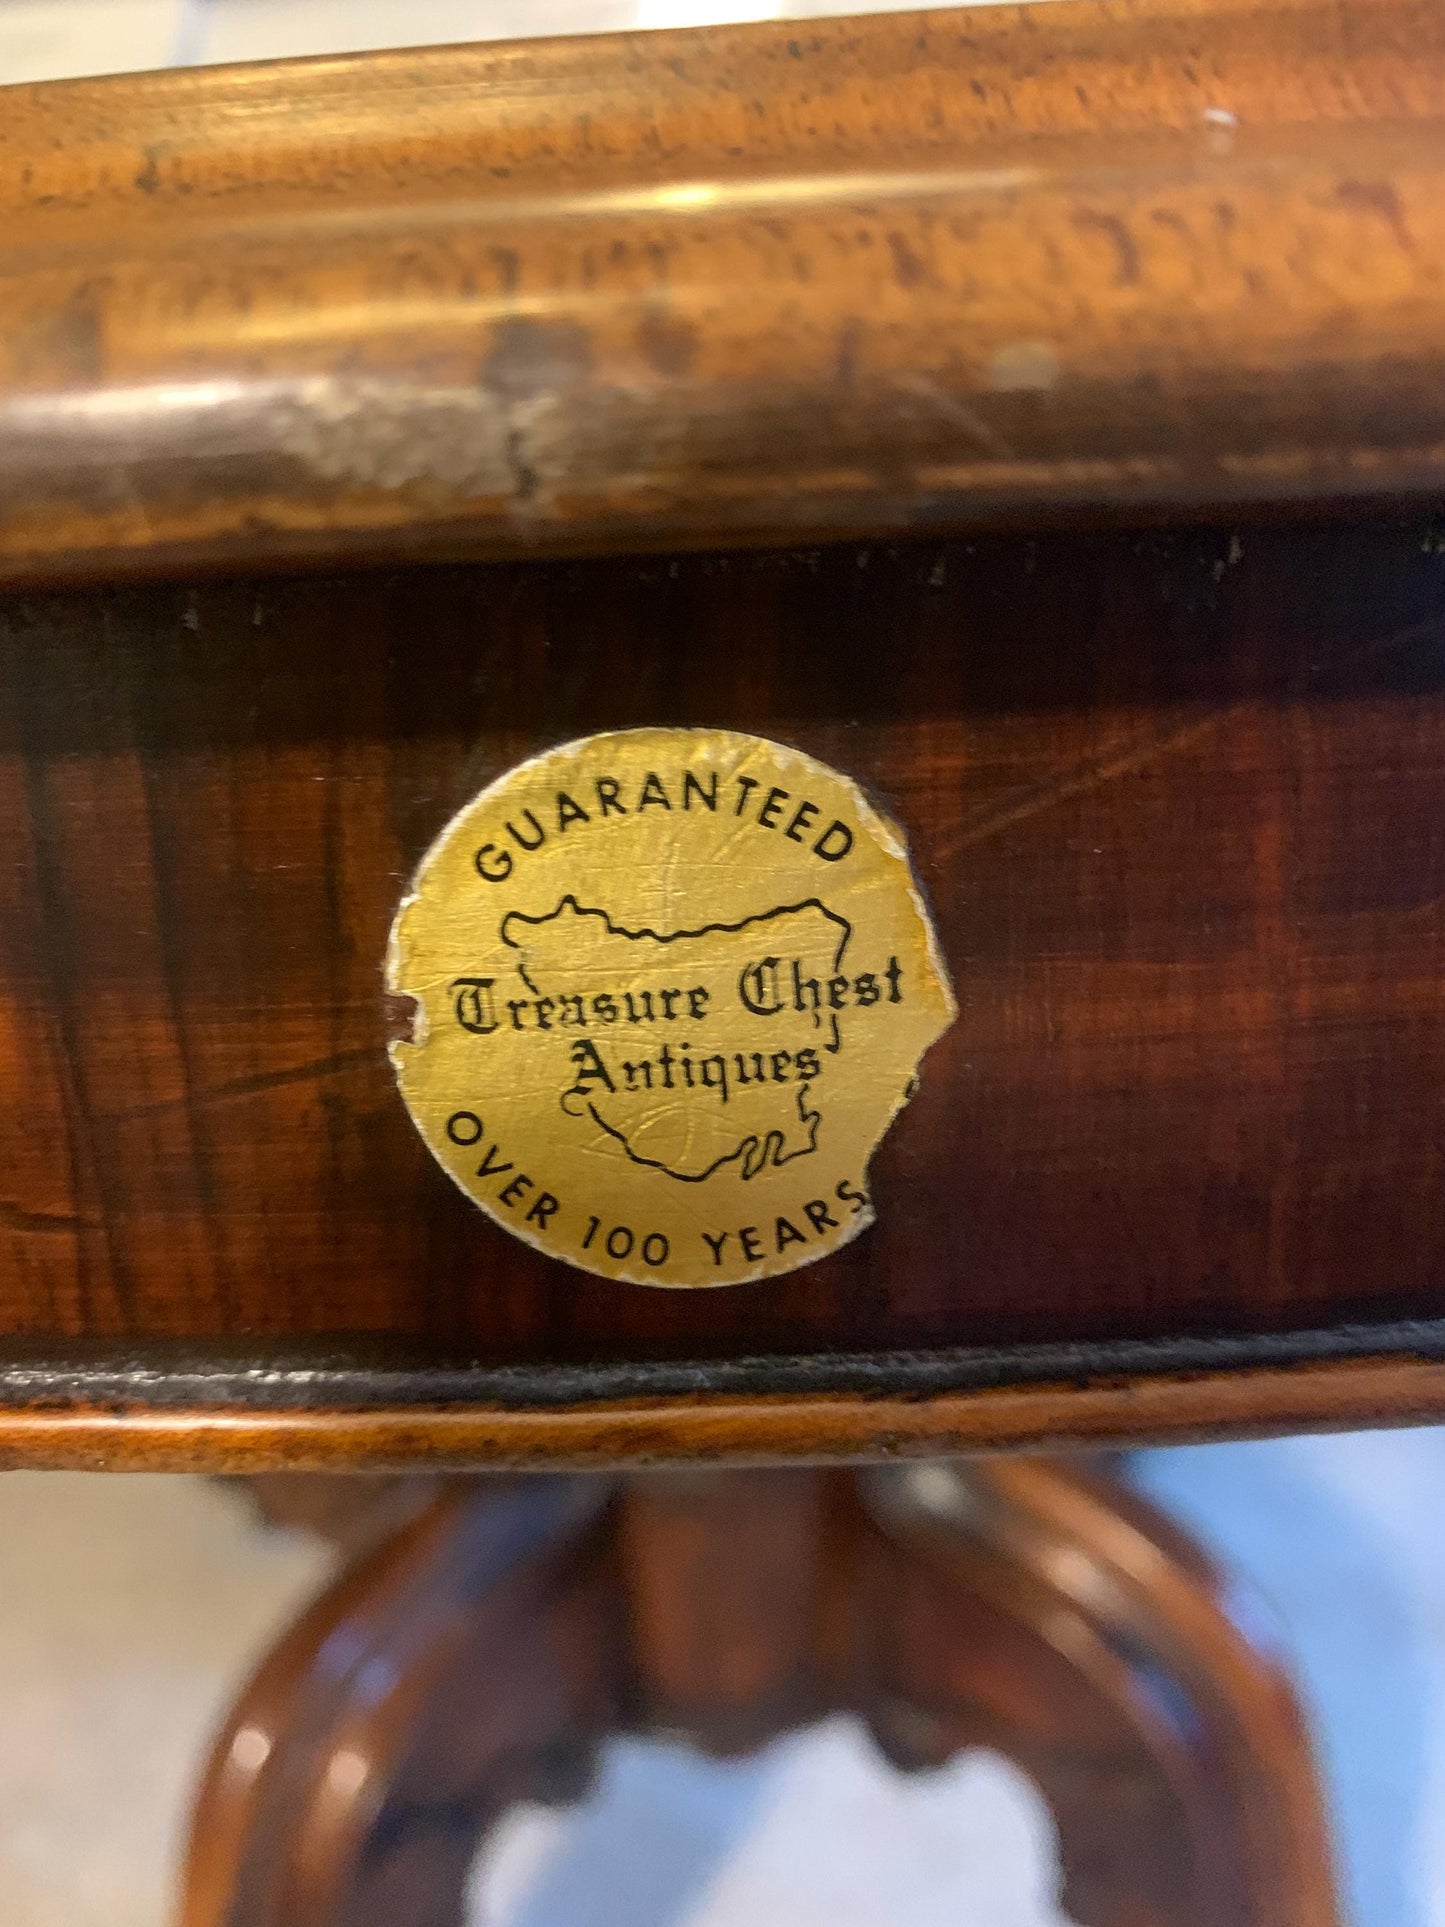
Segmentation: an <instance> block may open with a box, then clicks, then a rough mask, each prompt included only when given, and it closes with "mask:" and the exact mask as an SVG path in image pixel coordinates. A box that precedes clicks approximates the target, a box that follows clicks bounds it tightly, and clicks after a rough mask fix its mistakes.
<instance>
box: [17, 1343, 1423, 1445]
mask: <svg viewBox="0 0 1445 1927" xmlns="http://www.w3.org/2000/svg"><path fill="white" fill-rule="evenodd" d="M1442 1414H1445V1363H1438V1362H1435V1361H1433V1360H1425V1359H1410V1360H1399V1359H1379V1358H1373V1359H1372V1358H1363V1359H1358V1360H1351V1361H1344V1362H1341V1363H1339V1364H1327V1365H1304V1366H1294V1367H1289V1368H1282V1369H1275V1370H1269V1371H1236V1372H1215V1373H1199V1374H1182V1373H1181V1374H1177V1375H1151V1376H1139V1377H1129V1378H1117V1379H1100V1380H1096V1381H1080V1382H1078V1383H1074V1384H1046V1385H1023V1386H1009V1387H1002V1388H997V1389H993V1390H988V1391H978V1392H959V1393H945V1394H942V1395H937V1396H933V1397H922V1398H897V1397H878V1398H868V1397H864V1396H858V1395H847V1394H837V1395H832V1396H828V1395H820V1396H807V1395H803V1396H797V1397H788V1396H781V1397H779V1396H774V1397H761V1398H743V1397H730V1396H727V1395H720V1396H715V1397H708V1396H699V1397H693V1398H655V1399H644V1398H639V1399H634V1400H619V1401H616V1402H614V1403H608V1404H602V1405H591V1406H587V1405H583V1406H578V1407H573V1408H570V1409H567V1410H562V1411H557V1410H533V1411H503V1410H499V1409H497V1408H496V1407H488V1406H480V1407H470V1408H469V1407H466V1406H456V1405H454V1406H448V1407H444V1408H436V1407H425V1406H423V1407H416V1406H393V1407H376V1408H372V1409H368V1410H350V1411H337V1410H326V1409H315V1410H311V1409H308V1410H270V1411H267V1410H251V1411H244V1410H234V1409H230V1410H223V1409H218V1408H216V1407H214V1406H207V1405H194V1406H191V1405H188V1406H176V1407H172V1408H168V1409H159V1408H152V1409H139V1408H132V1409H129V1410H127V1409H125V1407H123V1406H118V1405H111V1406H94V1405H83V1404H79V1403H75V1404H71V1405H68V1406H60V1407H56V1408H54V1409H39V1408H37V1409H32V1410H29V1411H23V1410H15V1409H12V1410H10V1411H6V1412H4V1413H3V1414H0V1470H10V1471H13V1470H18V1469H21V1468H28V1469H32V1470H33V1469H49V1468H66V1469H70V1470H79V1471H93V1472H125V1471H135V1472H254V1471H258V1470H263V1469H272V1470H278V1471H295V1472H303V1471H315V1472H325V1471H331V1472H343V1471H371V1472H408V1471H413V1472H414V1471H449V1470H450V1471H464V1470H468V1469H478V1468H486V1469H496V1470H506V1469H509V1468H516V1469H522V1470H527V1469H532V1470H543V1469H555V1470H580V1471H605V1470H609V1469H613V1468H619V1467H634V1468H635V1467H637V1466H643V1465H687V1464H732V1465H766V1464H773V1463H777V1464H798V1463H804V1462H806V1463H812V1464H827V1463H841V1462H846V1461H852V1460H858V1459H874V1460H885V1459H900V1458H920V1457H936V1456H939V1455H941V1454H950V1453H959V1452H1002V1451H1043V1450H1049V1451H1061V1450H1069V1449H1073V1448H1078V1449H1091V1450H1098V1449H1101V1448H1103V1447H1105V1446H1110V1445H1118V1444H1121V1443H1128V1444H1130V1445H1145V1444H1181V1443H1186V1442H1191V1441H1198V1440H1207V1439H1218V1438H1242V1437H1254V1438H1259V1437H1268V1436H1271V1435H1274V1434H1279V1433H1289V1432H1319V1431H1334V1430H1339V1431H1344V1430H1350V1429H1354V1428H1368V1427H1372V1426H1378V1425H1423V1424H1431V1423H1436V1422H1438V1421H1439V1420H1440V1418H1441V1416H1442Z"/></svg>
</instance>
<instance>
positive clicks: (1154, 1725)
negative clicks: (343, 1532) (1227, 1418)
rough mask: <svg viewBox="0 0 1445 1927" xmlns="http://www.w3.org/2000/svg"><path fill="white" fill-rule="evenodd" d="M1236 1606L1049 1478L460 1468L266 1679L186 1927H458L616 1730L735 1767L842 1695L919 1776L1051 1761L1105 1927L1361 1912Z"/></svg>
mask: <svg viewBox="0 0 1445 1927" xmlns="http://www.w3.org/2000/svg"><path fill="white" fill-rule="evenodd" d="M306 1503H307V1505H308V1506H314V1504H315V1500H314V1495H313V1496H312V1497H310V1498H308V1499H307V1501H306ZM324 1516H325V1517H326V1522H327V1524H326V1529H327V1530H334V1515H333V1514H332V1513H331V1512H330V1511H329V1510H328V1511H327V1512H326V1513H325V1515H324ZM1231 1607H1232V1597H1231V1595H1230V1594H1229V1592H1228V1591H1227V1589H1226V1587H1225V1586H1224V1584H1223V1582H1222V1581H1221V1580H1220V1578H1219V1576H1218V1575H1217V1574H1216V1573H1215V1572H1214V1570H1213V1569H1212V1568H1211V1566H1210V1565H1209V1563H1208V1562H1207V1560H1206V1559H1205V1558H1204V1556H1203V1554H1202V1553H1201V1552H1199V1550H1198V1549H1197V1548H1196V1547H1195V1546H1194V1545H1193V1544H1192V1542H1190V1541H1189V1540H1188V1539H1186V1538H1185V1537H1184V1535H1183V1534H1181V1533H1180V1532H1179V1531H1178V1530H1177V1529H1176V1528H1174V1527H1173V1526H1172V1525H1171V1524H1169V1522H1168V1521H1166V1520H1165V1519H1164V1518H1162V1517H1161V1516H1160V1515H1159V1514H1157V1513H1155V1512H1154V1511H1153V1509H1152V1508H1150V1507H1148V1506H1147V1505H1145V1504H1144V1503H1143V1502H1142V1501H1140V1500H1138V1499H1137V1498H1135V1497H1134V1496H1132V1495H1131V1494H1129V1493H1128V1492H1126V1491H1125V1490H1124V1489H1123V1488H1121V1487H1118V1486H1116V1485H1114V1484H1112V1483H1111V1482H1109V1481H1107V1480H1105V1479H1104V1478H1102V1477H1100V1476H1098V1475H1095V1474H1091V1473H1089V1472H1088V1471H1086V1470H1083V1469H1080V1468H1075V1467H1069V1466H1066V1465H1063V1464H1059V1463H1054V1462H1049V1461H1044V1460H1037V1459H1036V1460H994V1461H984V1462H979V1463H970V1464H959V1465H947V1464H941V1463H934V1464H925V1465H917V1466H911V1467H901V1468H890V1469H888V1470H887V1471H883V1472H869V1473H861V1474H854V1473H846V1472H812V1471H784V1472H752V1473H749V1472H740V1473H705V1474H677V1475H652V1476H648V1477H640V1478H636V1479H633V1480H631V1481H629V1482H628V1483H627V1485H626V1486H625V1487H624V1488H623V1489H622V1490H621V1492H620V1493H614V1492H613V1490H612V1489H610V1488H609V1487H608V1486H607V1485H606V1484H605V1483H604V1482H602V1481H598V1480H570V1481H569V1480H535V1481H530V1482H528V1481H519V1482H516V1483H513V1484H509V1485H496V1486H489V1485H483V1484H475V1485H473V1484H470V1483H468V1484H465V1485H461V1486H459V1487H458V1488H457V1489H456V1490H455V1491H453V1492H451V1493H450V1494H447V1495H446V1496H443V1497H441V1498H439V1499H435V1500H434V1501H433V1502H432V1503H431V1505H430V1506H429V1507H428V1509H427V1510H425V1511H424V1512H423V1513H421V1515H420V1516H419V1517H418V1518H416V1519H415V1520H413V1521H412V1523H410V1524H409V1525H406V1526H404V1527H403V1528H402V1529H401V1530H399V1531H396V1532H394V1533H393V1534H392V1535H391V1536H390V1537H389V1538H387V1539H386V1540H385V1541H384V1542H383V1543H382V1544H381V1545H380V1546H379V1547H378V1548H376V1549H375V1550H374V1551H372V1552H371V1553H370V1554H368V1555H367V1556H366V1557H364V1558H363V1559H362V1560H361V1562H360V1563H359V1564H358V1565H357V1566H355V1567H354V1568H353V1570H352V1571H351V1573H350V1574H349V1575H347V1576H346V1577H345V1578H344V1579H342V1580H341V1581H340V1582H338V1584H337V1585H336V1586H335V1587H333V1588H332V1589H331V1591H330V1592H329V1593H327V1594H326V1595H325V1596H324V1597H323V1598H322V1600H321V1601H320V1602H318V1604H317V1606H316V1607H314V1608H313V1610H312V1612H311V1613H310V1614H309V1615H308V1616H307V1617H306V1618H305V1619H303V1621H302V1622H301V1623H300V1624H299V1625H298V1626H297V1628H296V1629H295V1630H294V1631H293V1633H292V1634H291V1635H289V1636H288V1638H287V1639H286V1640H284V1641H283V1642H282V1644H281V1645H280V1646H279V1647H278V1648H277V1649H276V1651H275V1652H274V1653H273V1654H272V1655H271V1657H270V1658H269V1659H268V1660H267V1661H266V1662H265V1664H264V1665H263V1666H262V1668H261V1670H260V1672H259V1673H258V1675H257V1676H256V1678H255V1680H253V1682H252V1684H251V1686H250V1687H249V1688H248V1689H247V1692H246V1693H245V1694H244V1695H243V1696H242V1699H241V1701H240V1703H239V1705H238V1707H237V1709H236V1711H235V1713H234V1714H233V1716H232V1719H231V1721H230V1723H229V1725H228V1727H227V1729H226V1731H225V1733H224V1734H223V1735H222V1737H221V1740H220V1742H219V1743H218V1746H217V1749H216V1753H215V1756H214V1759H213V1762H212V1765H211V1769H210V1772H209V1775H208V1777H207V1780H206V1782H205V1785H204V1787H203V1790H202V1794H201V1797H200V1801H199V1804H198V1808H197V1817H196V1824H195V1832H194V1838H193V1844H192V1853H191V1862H190V1868H189V1878H188V1883H187V1888H186V1903H185V1908H184V1911H183V1915H182V1927H303V1923H304V1927H457V1923H458V1922H459V1921H460V1919H461V1910H462V1906H463V1893H464V1886H465V1880H466V1875H467V1870H468V1867H469V1865H470V1862H471V1859H472V1857H473V1854H474V1852H475V1849H476V1846H477V1844H478V1842H479V1840H480V1837H481V1835H482V1833H483V1832H484V1830H485V1828H486V1826H487V1825H488V1824H490V1822H491V1821H492V1820H493V1819H495V1818H496V1817H497V1815H498V1814H499V1813H500V1812H501V1811H502V1810H503V1809H504V1808H505V1807H506V1806H507V1805H508V1804H509V1803H510V1802H512V1801H514V1800H517V1799H521V1798H529V1797H530V1798H549V1797H551V1798H562V1797H567V1796H568V1795H570V1794H575V1793H577V1792H579V1791H580V1790H581V1788H582V1786H583V1785H584V1783H585V1780H586V1777H587V1765H588V1760H589V1756H590V1750H591V1748H592V1747H593V1746H594V1745H595V1743H596V1741H597V1740H598V1739H599V1738H600V1737H601V1736H602V1735H603V1734H604V1733H605V1732H607V1731H608V1730H634V1731H636V1730H644V1731H645V1730H649V1729H652V1730H656V1729H658V1728H661V1729H664V1730H667V1731H669V1732H682V1733H684V1734H686V1735H687V1736H689V1737H690V1738H692V1739H693V1740H694V1741H695V1743H697V1744H699V1745H701V1746H703V1747H705V1748H707V1749H709V1750H712V1751H721V1752H731V1751H736V1750H739V1749H743V1748H746V1747H750V1746H755V1745H758V1744H760V1743H762V1742H763V1741H764V1740H766V1739H768V1738H770V1737H771V1736H772V1735H774V1734H776V1733H778V1732H782V1731H785V1730H788V1729H789V1728H791V1727H795V1726H798V1725H801V1724H804V1723H806V1722H807V1721H808V1720H810V1719H813V1718H816V1717H818V1716H820V1715H821V1714H823V1713H826V1712H829V1711H832V1710H835V1709H839V1708H842V1709H847V1710H851V1711H855V1712H857V1713H858V1714H860V1715H861V1716H862V1717H863V1718H864V1719H865V1720H866V1721H867V1722H868V1723H869V1725H870V1726H871V1728H872V1730H873V1731H874V1733H875V1735H876V1736H877V1738H878V1740H879V1743H880V1745H881V1746H882V1747H883V1749H884V1751H885V1753H887V1754H888V1756H889V1757H890V1758H892V1759H893V1760H894V1761H895V1762H896V1763H897V1764H899V1765H902V1766H905V1767H919V1766H924V1765H929V1764H937V1763H941V1762H942V1761H944V1760H946V1759H947V1758H948V1757H949V1756H950V1755H951V1754H953V1753H955V1752H957V1751H958V1750H959V1749H960V1748H962V1747H965V1746H970V1745H980V1744H986V1745H989V1746H992V1747H995V1748H997V1749H998V1750H999V1751H1001V1752H1003V1753H1005V1754H1007V1755H1008V1756H1009V1757H1010V1758H1012V1759H1013V1760H1015V1761H1016V1762H1017V1763H1018V1764H1019V1765H1020V1766H1021V1767H1023V1769H1024V1770H1025V1771H1026V1772H1027V1773H1029V1774H1030V1775H1031V1776H1032V1777H1033V1778H1034V1780H1035V1781H1036V1782H1037V1783H1038V1785H1039V1786H1040V1788H1041V1789H1042V1790H1043V1792H1044V1794H1045V1796H1046V1797H1047V1798H1048V1800H1049V1801H1050V1803H1051V1805H1052V1808H1053V1811H1054V1814H1055V1816H1056V1819H1057V1822H1058V1827H1059V1834H1060V1844H1061V1854H1062V1860H1063V1866H1064V1873H1065V1893H1064V1905H1065V1908H1066V1911H1067V1913H1068V1915H1069V1917H1070V1918H1071V1919H1072V1920H1074V1921H1076V1922H1077V1923H1078V1927H1336V1923H1337V1917H1336V1914H1335V1909H1334V1901H1333V1896H1332V1886H1331V1880H1330V1873H1329V1857H1328V1851H1327V1845H1326V1839H1325V1828H1324V1822H1323V1818H1322V1813H1321V1808H1320V1801H1319V1794H1318V1790H1317V1787H1316V1784H1315V1778H1314V1771H1313V1767H1312V1764H1311V1761H1310V1755H1309V1748H1308V1744H1307V1741H1306V1738H1305V1735H1304V1730H1303V1727H1302V1724H1301V1721H1300V1716H1299V1713H1298V1710H1297V1708H1296V1705H1295V1702H1294V1699H1293V1696H1292V1694H1291V1691H1290V1688H1289V1685H1288V1682H1287V1680H1286V1679H1285V1676H1284V1674H1283V1672H1282V1671H1281V1670H1280V1668H1279V1666H1278V1664H1277V1662H1276V1661H1274V1660H1273V1659H1272V1658H1271V1657H1270V1656H1268V1655H1267V1654H1266V1653H1264V1652H1262V1651H1261V1650H1260V1649H1259V1647H1258V1646H1257V1644H1255V1643H1254V1641H1253V1640H1252V1639H1251V1637H1250V1636H1248V1635H1247V1633H1246V1632H1245V1630H1243V1629H1242V1627H1241V1626H1240V1625H1239V1624H1238V1623H1237V1620H1236V1617H1235V1615H1234V1612H1233V1611H1232V1609H1231Z"/></svg>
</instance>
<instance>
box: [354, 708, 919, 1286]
mask: <svg viewBox="0 0 1445 1927" xmlns="http://www.w3.org/2000/svg"><path fill="white" fill-rule="evenodd" d="M388 977H389V985H390V988H391V989H392V990H393V991H394V992H398V993H401V994H404V995H408V996H410V997H411V998H412V999H413V1000H414V1004H415V1017H414V1020H413V1025H412V1035H411V1038H410V1040H409V1041H403V1042H397V1043H394V1044H393V1045H392V1047H391V1054H392V1061H393V1063H394V1064H395V1066H396V1075H397V1080H398V1082H399V1084H400V1086H401V1093H402V1096H403V1098H404V1099H405V1101H406V1104H407V1108H408V1109H409V1110H410V1112H411V1115H412V1117H413V1119H414V1120H415V1122H416V1126H417V1129H418V1130H419V1131H420V1132H421V1134H422V1136H423V1137H424V1138H425V1139H426V1141H427V1143H428V1145H429V1146H430V1147H431V1149H432V1151H433V1153H434V1154H435V1156H436V1157H437V1159H438V1161H439V1162H440V1163H441V1164H442V1166H443V1167H444V1168H445V1170H446V1171H447V1172H448V1173H449V1174H450V1175H451V1176H452V1178H454V1179H455V1181H456V1182H457V1184H459V1185H460V1186H461V1188H462V1189H463V1190H464V1191H465V1192H466V1193H467V1195H468V1196H469V1197H470V1198H472V1199H474V1200H475V1201H476V1203H477V1204H479V1205H480V1206H481V1207H482V1209H483V1210H484V1211H486V1212H488V1213H489V1214H490V1215H491V1216H492V1217H493V1218H495V1219H496V1220H497V1222H498V1223H499V1224H501V1225H504V1226H505V1227H506V1228H507V1230H509V1231H511V1232H514V1233H515V1234H516V1236H517V1237H519V1238H523V1239H525V1240H526V1241H527V1243H528V1244H532V1245H535V1246H536V1247H537V1249H538V1250H539V1251H545V1252H546V1253H547V1254H548V1255H549V1256H551V1257H554V1258H561V1259H563V1260H565V1261H566V1262H567V1263H568V1264H572V1265H579V1266H581V1267H582V1268H583V1269H584V1270H587V1271H594V1272H599V1273H601V1274H602V1275H603V1276H604V1277H608V1278H623V1279H628V1280H631V1281H632V1282H633V1283H635V1284H646V1285H676V1286H684V1285H723V1284H737V1283H740V1282H741V1281H743V1280H745V1279H752V1278H766V1277H770V1276H773V1275H775V1274H777V1273H779V1272H784V1271H791V1270H792V1269H793V1268H794V1267H795V1266H797V1265H804V1264H808V1263H810V1262H811V1261H812V1260H813V1259H815V1258H820V1257H822V1256H823V1254H824V1253H825V1252H828V1251H832V1250H834V1249H835V1248H836V1247H837V1246H838V1245H840V1244H843V1243H845V1242H846V1241H847V1240H848V1239H849V1238H852V1237H853V1236H855V1235H856V1233H857V1232H858V1231H860V1230H861V1229H862V1228H863V1226H865V1225H866V1224H869V1223H870V1222H871V1220H872V1208H871V1206H870V1204H869V1198H868V1185H867V1170H868V1159H869V1157H870V1156H871V1154H872V1152H873V1149H874V1146H875V1145H876V1144H877V1143H878V1141H879V1139H880V1138H881V1137H882V1135H883V1133H884V1131H885V1130H887V1128H888V1125H889V1123H890V1121H891V1120H892V1118H893V1117H894V1116H895V1114H896V1113H897V1112H898V1110H899V1109H900V1108H901V1106H902V1105H903V1103H904V1102H905V1100H906V1099H907V1098H908V1096H909V1095H910V1093H911V1090H912V1087H913V1078H914V1074H915V1071H916V1070H917V1067H918V1064H919V1060H920V1059H921V1058H922V1056H923V1053H924V1052H925V1051H926V1050H927V1048H928V1046H929V1045H930V1044H931V1043H932V1042H933V1041H934V1039H935V1038H937V1037H939V1036H940V1035H941V1034H942V1033H943V1032H944V1031H945V1030H946V1029H947V1028H948V1026H949V1024H950V1023H952V1021H953V1018H954V1014H955V1011H954V1002H953V995H952V992H951V990H950V988H949V983H948V974H947V971H946V969H945V967H944V964H943V960H942V958H941V957H940V955H939V951H938V946H937V943H936V942H935V939H934V935H933V930H932V928H931V926H930V924H929V920H928V915H927V912H926V910H925V908H924V905H923V902H922V899H921V897H920V896H919V893H918V891H917V889H916V888H915V886H914V883H913V879H912V876H911V874H910V871H909V867H908V853H907V850H906V847H905V845H904V841H903V837H902V835H901V834H900V832H899V831H898V830H897V829H896V828H895V827H894V826H893V825H892V824H891V823H889V822H888V821H887V820H886V819H885V818H883V817H882V816H880V815H879V814H878V812H877V811H876V810H875V809H873V808H872V807H871V806H870V805H869V803H868V802H867V801H866V800H865V798H864V797H863V795H862V794H861V793H860V791H859V790H858V789H857V787H856V786H855V785H854V784H852V783H850V782H849V781H848V780H847V778H846V777H843V776H840V775H839V774H838V773H837V772H836V771H835V770H831V769H828V768H826V767H825V766H824V765H823V764H822V763H818V762H815V761H814V760H813V759H812V758H811V757H809V756H804V755H802V754H800V753H799V752H798V751H797V750H792V749H784V748H782V747H781V746H780V745H779V744H777V743H770V742H766V741H764V740H763V739H762V738H760V737H756V736H738V735H733V734H730V733H729V732H727V731H723V730H691V729H637V730H623V731H619V732H616V733H613V734H609V735H602V736H589V737H587V738H585V739H584V740H582V741H580V742H575V743H566V744H564V745H563V746H562V747H561V748H560V749H554V750H550V751H549V752H548V753H547V754H546V755H543V756H538V757H536V758H534V759H533V760H532V761H531V762H527V763H523V764H521V765H520V766H519V767H518V768H516V769H513V770H510V771H509V772H508V773H507V774H506V775H505V776H503V777H501V778H500V779H499V780H498V781H497V782H495V783H493V784H492V785H491V787H490V788H489V789H485V790H483V791H482V793H481V795H480V796H478V797H477V798H476V799H475V800H474V801H473V802H471V803H469V804H468V805H467V806H466V808H465V809H463V810H462V811H461V812H460V813H459V814H458V815H457V816H455V817H454V818H453V819H452V821H451V822H450V823H449V824H448V825H447V827H446V829H445V830H444V831H443V832H442V834H441V835H440V836H439V837H438V839H437V841H436V842H435V843H434V844H433V845H432V847H431V849H430V850H429V851H428V852H427V854H426V856H425V857H424V858H423V860H422V863H421V866H420V868H419V869H418V871H417V874H416V878H415V881H414V883H413V886H412V890H411V894H410V895H409V896H408V897H407V898H406V900H405V901H404V902H403V904H402V906H401V908H400V910H399V911H398V912H397V916H396V922H395V924H394V925H393V927H392V933H391V947H390V953H389V957H388Z"/></svg>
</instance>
